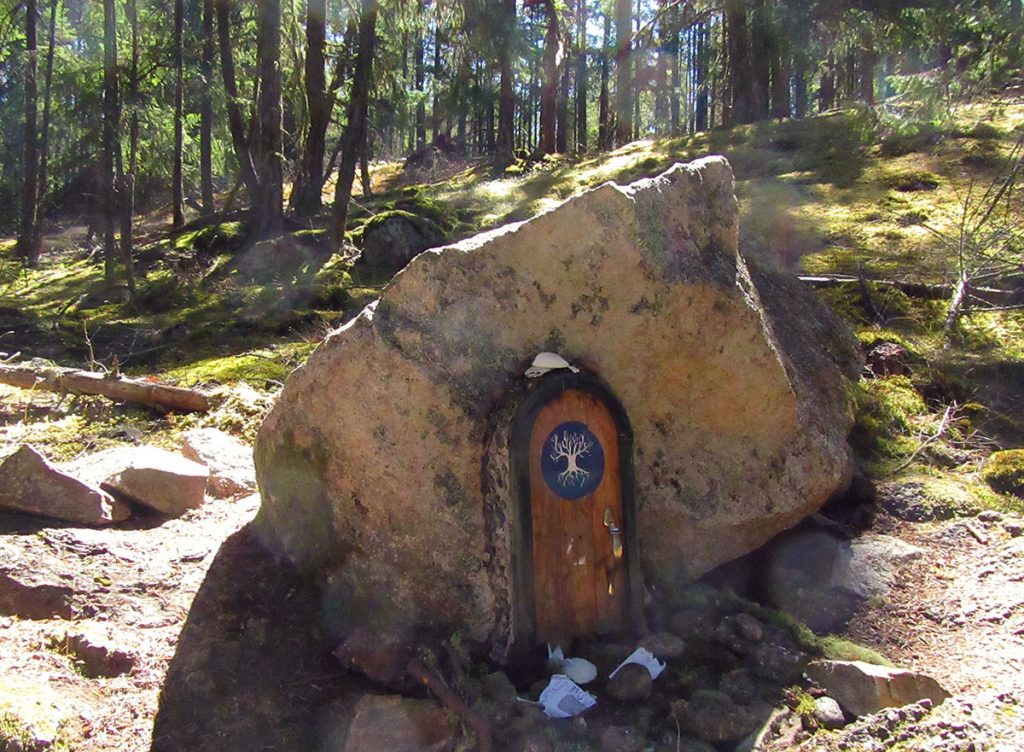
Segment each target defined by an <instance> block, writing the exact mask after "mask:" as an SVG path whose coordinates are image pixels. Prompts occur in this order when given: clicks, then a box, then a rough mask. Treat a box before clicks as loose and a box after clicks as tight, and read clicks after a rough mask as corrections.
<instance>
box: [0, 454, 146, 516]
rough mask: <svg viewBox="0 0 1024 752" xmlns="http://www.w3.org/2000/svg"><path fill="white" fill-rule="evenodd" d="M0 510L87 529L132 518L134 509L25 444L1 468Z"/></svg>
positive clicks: (0, 465)
mask: <svg viewBox="0 0 1024 752" xmlns="http://www.w3.org/2000/svg"><path fill="white" fill-rule="evenodd" d="M0 507H2V508H5V509H13V510H16V511H18V512H28V513H29V514H38V515H41V516H43V517H51V518H54V519H58V520H65V521H67V522H78V523H82V524H86V525H109V524H111V523H112V522H120V521H122V520H125V519H127V518H128V516H129V515H130V514H131V508H130V507H129V506H128V505H127V504H125V503H124V502H121V501H117V500H116V499H114V498H113V497H111V496H110V494H108V493H105V492H104V491H102V490H100V489H99V488H97V487H96V486H94V485H90V484H89V483H85V482H83V481H81V480H79V479H77V478H75V477H72V476H71V475H69V474H67V473H65V472H62V471H61V470H59V469H57V468H56V467H54V466H53V465H51V464H50V463H49V462H47V460H46V458H45V457H43V455H41V454H40V453H39V452H38V451H37V450H36V449H35V448H33V447H32V446H30V445H28V444H24V445H22V446H21V447H19V448H18V450H17V451H16V452H15V453H14V454H12V455H10V456H9V457H7V458H6V459H5V460H4V461H3V463H2V464H0Z"/></svg>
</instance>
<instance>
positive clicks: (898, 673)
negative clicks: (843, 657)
mask: <svg viewBox="0 0 1024 752" xmlns="http://www.w3.org/2000/svg"><path fill="white" fill-rule="evenodd" d="M806 673H807V677H808V678H809V679H810V680H811V681H813V682H814V683H815V684H817V685H818V686H820V687H821V688H822V689H824V690H825V692H826V693H827V694H828V695H829V696H830V697H834V698H835V699H836V700H837V701H838V702H839V704H840V705H841V706H842V707H843V709H845V710H846V711H847V712H848V713H850V714H851V715H854V716H858V717H859V716H862V715H868V714H870V713H876V712H878V711H879V710H882V709H883V708H893V707H902V706H903V705H910V704H911V703H915V702H918V701H919V700H924V699H928V700H931V701H932V702H933V703H934V704H936V705H938V704H940V703H941V702H942V701H943V700H945V699H946V698H947V697H949V692H947V691H946V690H945V689H943V688H942V685H940V684H939V683H938V682H937V681H935V679H933V678H931V677H930V676H926V675H924V674H919V673H916V672H914V671H908V670H906V669H901V668H888V667H885V666H875V665H873V664H870V663H864V662H862V661H815V662H814V663H812V664H810V665H809V666H808V667H807V669H806Z"/></svg>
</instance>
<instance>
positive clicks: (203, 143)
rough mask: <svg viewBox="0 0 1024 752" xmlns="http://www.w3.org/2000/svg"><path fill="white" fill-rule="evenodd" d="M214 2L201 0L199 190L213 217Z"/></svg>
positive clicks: (205, 205) (208, 212) (205, 210)
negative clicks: (201, 56) (201, 82)
mask: <svg viewBox="0 0 1024 752" xmlns="http://www.w3.org/2000/svg"><path fill="white" fill-rule="evenodd" d="M213 56H214V34H213V0H203V58H202V60H201V61H200V63H199V65H200V73H201V74H202V77H203V86H202V91H201V93H200V95H199V190H200V192H201V193H202V194H203V212H204V213H205V214H208V215H212V214H213V213H214V211H215V210H216V207H215V206H214V201H213V94H212V91H213V65H214V63H213Z"/></svg>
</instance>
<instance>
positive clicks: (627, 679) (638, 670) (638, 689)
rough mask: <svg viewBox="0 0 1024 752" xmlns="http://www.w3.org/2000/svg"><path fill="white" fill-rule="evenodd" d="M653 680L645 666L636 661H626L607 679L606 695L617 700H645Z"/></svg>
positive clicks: (649, 692)
mask: <svg viewBox="0 0 1024 752" xmlns="http://www.w3.org/2000/svg"><path fill="white" fill-rule="evenodd" d="M653 686H654V682H653V681H652V680H651V674H650V672H648V671H647V669H646V668H644V667H643V666H641V665H640V664H638V663H627V664H626V665H625V666H623V667H622V668H620V669H619V670H618V671H616V672H615V675H614V676H612V677H611V678H609V679H608V683H607V685H606V686H605V689H606V690H607V692H608V696H609V697H611V698H612V699H613V700H618V701H619V702H639V701H641V700H646V699H647V698H648V697H649V696H650V694H651V689H652V688H653Z"/></svg>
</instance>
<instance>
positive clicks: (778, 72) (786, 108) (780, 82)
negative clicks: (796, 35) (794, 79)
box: [771, 29, 792, 120]
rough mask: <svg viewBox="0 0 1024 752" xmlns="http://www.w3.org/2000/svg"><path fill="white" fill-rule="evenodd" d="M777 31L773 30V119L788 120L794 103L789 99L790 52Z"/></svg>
mask: <svg viewBox="0 0 1024 752" xmlns="http://www.w3.org/2000/svg"><path fill="white" fill-rule="evenodd" d="M787 47H788V45H786V44H785V42H784V41H783V39H782V35H781V34H779V33H778V31H777V30H776V29H772V47H771V68H772V117H773V118H775V119H777V120H781V119H782V118H788V117H789V115H790V108H791V105H792V102H791V101H790V97H789V50H788V49H787Z"/></svg>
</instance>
